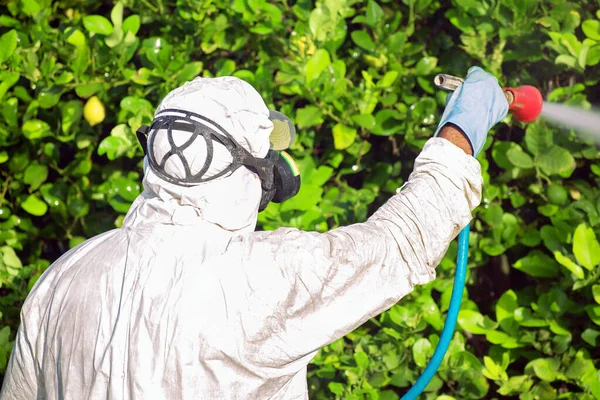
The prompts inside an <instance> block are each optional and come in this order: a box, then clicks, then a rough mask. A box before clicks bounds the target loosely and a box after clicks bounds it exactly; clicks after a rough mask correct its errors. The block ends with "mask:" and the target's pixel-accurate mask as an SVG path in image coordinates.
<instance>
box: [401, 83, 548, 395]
mask: <svg viewBox="0 0 600 400" xmlns="http://www.w3.org/2000/svg"><path fill="white" fill-rule="evenodd" d="M463 82H464V79H462V78H459V77H456V76H452V75H447V74H439V75H436V77H435V78H434V81H433V83H434V84H435V86H436V87H437V88H438V89H443V90H447V91H454V90H456V89H458V88H459V87H460V85H462V84H463ZM503 91H504V95H505V96H506V101H507V102H508V111H509V112H510V113H512V115H513V117H515V119H516V120H518V121H521V122H531V121H534V120H535V119H536V118H537V117H538V116H539V115H540V113H541V111H542V105H543V98H542V94H541V93H540V91H539V90H538V89H537V88H535V87H534V86H529V85H525V86H519V87H517V88H516V89H515V88H505V89H503ZM469 233H470V225H467V226H465V227H464V228H463V230H462V231H461V232H460V234H459V235H458V255H457V258H456V274H455V277H454V285H453V287H452V297H451V299H450V306H449V307H448V315H447V316H446V321H445V322H444V328H443V329H442V334H441V335H440V341H439V342H438V345H437V347H436V348H435V352H434V353H433V356H432V357H431V360H430V361H429V364H427V367H425V370H424V371H423V373H422V374H421V376H420V377H419V379H417V381H416V382H415V384H414V385H413V387H412V388H411V389H410V390H409V391H408V392H407V393H406V394H405V395H404V396H402V398H401V399H400V400H416V399H417V398H418V397H419V395H420V394H421V392H422V391H423V390H424V389H425V388H426V387H427V385H428V384H429V382H430V381H431V379H432V378H433V376H434V375H435V373H436V371H437V370H438V368H439V367H440V364H441V363H442V360H443V359H444V356H445V354H446V351H448V346H449V345H450V340H451V339H452V335H453V334H454V328H455V326H456V320H457V318H458V312H459V310H460V304H461V303H462V294H463V290H464V287H465V278H466V275H467V259H468V255H469Z"/></svg>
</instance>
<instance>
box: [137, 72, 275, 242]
mask: <svg viewBox="0 0 600 400" xmlns="http://www.w3.org/2000/svg"><path fill="white" fill-rule="evenodd" d="M166 109H178V110H185V111H191V112H194V113H197V114H200V115H202V116H204V117H206V118H209V119H211V120H213V121H214V122H216V123H217V124H219V125H220V126H221V127H222V128H224V129H225V130H226V131H227V132H228V133H229V134H230V135H231V136H232V137H233V138H234V139H235V140H236V141H237V142H238V143H239V144H240V145H241V146H243V147H244V148H245V149H246V150H248V151H249V152H250V153H251V154H252V155H253V156H255V157H265V156H266V154H267V152H268V150H269V134H270V133H271V131H272V130H273V123H272V122H271V120H270V119H269V109H268V108H267V106H266V105H265V103H264V100H263V99H262V97H261V96H260V94H259V93H258V92H257V91H256V90H255V89H254V88H253V87H252V86H251V85H250V84H248V83H247V82H244V81H242V80H240V79H238V78H235V77H220V78H200V77H199V78H196V79H194V80H193V81H191V82H187V83H185V84H184V85H183V86H181V87H179V88H177V89H175V90H173V91H172V92H170V93H169V94H168V95H167V96H166V97H165V98H164V99H163V100H162V102H161V103H160V105H159V106H158V107H157V109H156V113H155V116H156V115H157V114H158V113H161V112H162V111H164V110H166ZM163 114H164V113H163ZM159 132H160V131H153V133H155V134H156V138H155V140H154V141H153V148H152V151H154V154H155V155H156V156H157V158H161V157H162V156H163V155H164V154H165V153H166V152H167V151H169V150H170V149H171V145H170V144H169V143H168V140H166V139H165V138H166V135H161V134H160V133H159ZM153 133H151V134H153ZM161 137H162V138H163V139H161ZM189 137H190V133H188V132H183V131H181V132H179V131H173V140H174V142H175V144H176V145H180V144H182V143H184V142H185V141H186V140H187V139H188V138H189ZM212 143H213V145H214V152H213V159H212V161H211V164H210V167H209V169H208V171H207V172H206V174H205V176H207V177H208V176H212V175H215V174H217V173H219V172H220V171H222V170H224V169H225V168H226V167H227V166H228V165H229V164H230V163H231V155H230V153H229V151H228V150H227V149H226V148H225V147H224V146H222V145H221V144H219V143H218V142H216V141H213V142H212ZM183 155H184V157H185V159H186V161H187V163H188V165H189V166H190V169H191V170H192V172H198V171H200V169H201V168H202V166H203V165H204V163H205V160H206V142H205V140H204V139H203V138H201V137H200V138H198V139H197V140H195V141H194V142H193V143H192V145H191V146H189V147H188V148H186V149H185V151H184V152H183ZM165 172H166V173H167V174H168V175H171V176H175V177H181V176H183V175H185V172H184V169H183V164H182V163H181V161H180V160H179V159H178V157H176V156H172V157H170V158H169V159H168V161H167V163H166V165H165ZM143 186H144V192H143V193H142V195H141V196H140V198H139V199H138V200H139V201H138V200H136V202H135V203H134V205H133V206H132V209H131V210H130V212H129V214H134V213H136V212H137V214H139V215H138V216H140V215H143V216H144V218H148V215H152V214H153V213H157V214H160V215H162V219H161V221H162V220H164V218H165V217H166V218H168V219H169V222H170V223H174V224H180V223H181V224H187V223H190V217H192V216H193V217H196V218H192V219H193V220H198V219H200V220H202V221H206V222H209V223H211V224H215V225H218V226H219V227H221V228H222V229H225V230H228V231H232V232H249V231H253V230H254V229H255V227H256V220H257V216H258V207H259V203H260V198H261V185H260V180H259V178H258V175H256V174H255V173H253V172H251V171H250V170H248V169H247V168H245V167H243V166H242V167H240V168H238V169H236V170H235V171H233V172H232V173H229V174H226V175H224V176H222V177H220V178H216V179H214V180H211V181H208V182H203V183H199V184H197V185H194V186H190V187H184V186H179V185H175V184H172V183H169V182H166V181H165V180H163V179H161V178H160V177H159V176H158V175H157V174H155V173H154V171H153V170H152V168H150V167H149V166H148V161H147V159H145V160H144V180H143ZM140 207H141V208H143V210H142V209H139V208H140ZM135 209H138V210H137V211H135ZM129 214H128V216H129V217H130V219H131V218H133V215H131V216H130V215H129Z"/></svg>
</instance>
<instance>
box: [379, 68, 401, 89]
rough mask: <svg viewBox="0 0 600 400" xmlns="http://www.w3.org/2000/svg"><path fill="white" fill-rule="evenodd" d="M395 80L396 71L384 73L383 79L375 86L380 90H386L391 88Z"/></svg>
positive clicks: (396, 76)
mask: <svg viewBox="0 0 600 400" xmlns="http://www.w3.org/2000/svg"><path fill="white" fill-rule="evenodd" d="M396 78H398V72H397V71H388V72H386V73H385V75H384V76H383V78H381V80H380V81H379V82H377V86H378V87H380V88H388V87H390V86H392V84H393V83H394V81H395V80H396Z"/></svg>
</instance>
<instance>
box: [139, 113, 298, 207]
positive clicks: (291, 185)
mask: <svg viewBox="0 0 600 400" xmlns="http://www.w3.org/2000/svg"><path fill="white" fill-rule="evenodd" d="M269 119H270V120H271V121H272V122H273V126H274V128H273V131H272V132H271V134H270V136H269V141H270V149H269V151H268V153H267V155H266V157H265V158H260V157H254V156H253V155H252V154H251V153H250V152H249V151H248V150H246V149H245V148H244V147H242V146H241V145H240V144H239V143H238V142H236V141H235V139H234V138H233V136H231V135H230V134H229V133H228V132H227V131H226V130H225V129H223V128H222V127H221V126H220V125H219V124H217V123H216V122H215V121H212V120H211V119H209V118H207V117H204V116H202V115H199V114H196V113H193V112H190V111H185V110H177V109H166V110H163V111H161V112H160V113H159V114H157V115H156V116H155V118H154V120H153V121H152V124H151V125H150V126H146V125H142V126H141V127H140V128H139V129H138V130H137V132H136V134H137V137H138V140H139V141H140V144H141V146H142V149H143V150H144V153H145V155H146V156H147V160H148V164H149V166H150V168H152V170H153V171H154V173H155V174H156V175H158V176H159V177H160V178H161V179H163V180H165V181H167V182H169V183H172V184H174V185H179V186H185V187H190V186H195V185H198V184H200V183H204V182H208V181H211V180H213V179H217V178H220V177H222V176H224V175H226V174H228V173H232V172H233V171H235V170H237V169H238V168H240V167H242V166H243V167H245V168H248V169H249V170H250V171H252V172H254V173H256V174H257V175H258V176H259V178H260V182H261V187H262V195H261V200H260V205H259V211H263V210H264V209H265V208H266V207H267V205H268V204H269V203H270V202H271V201H272V202H274V203H281V202H283V201H285V200H287V199H290V198H292V197H294V196H295V195H296V194H297V193H298V191H299V190H300V172H299V170H298V167H297V165H296V163H295V162H294V160H293V159H292V157H291V156H290V155H289V154H288V153H286V152H285V151H283V150H284V149H287V148H288V147H289V146H290V145H291V143H292V142H293V140H294V137H295V133H296V132H295V128H294V125H293V124H292V122H291V120H290V119H289V118H288V117H286V116H285V115H283V114H281V113H279V112H276V111H270V112H269ZM181 132H187V133H188V134H189V138H188V139H187V140H185V141H184V142H183V143H181V144H176V142H178V143H180V142H181V140H175V139H174V136H175V135H177V133H181ZM159 134H162V135H166V139H167V140H168V143H169V145H170V147H171V148H170V150H168V151H167V152H166V153H165V154H164V155H163V156H162V158H161V159H160V160H158V159H157V156H156V154H154V151H153V150H152V149H154V146H153V142H154V141H155V140H156V138H157V135H159ZM164 139H165V138H162V140H164ZM196 140H204V141H205V143H206V159H205V161H204V165H203V166H202V168H201V169H200V171H198V172H192V170H191V168H190V164H189V162H188V160H187V158H186V157H185V156H184V154H183V152H184V151H185V150H186V149H187V148H188V147H190V146H191V145H192V144H193V143H195V141H196ZM214 142H216V143H219V144H220V145H222V146H224V147H225V148H226V149H227V151H228V152H229V153H230V154H231V163H230V164H229V165H228V166H227V167H226V168H225V169H223V170H221V171H219V172H218V173H216V174H213V175H211V176H206V172H207V171H208V170H209V168H210V166H211V164H212V161H213V155H214V149H215V146H214ZM171 157H177V158H178V160H179V161H180V162H181V164H182V165H183V169H184V171H185V176H181V177H176V176H173V175H172V174H168V173H167V172H166V170H165V165H166V163H167V161H168V160H169V159H170V158H171ZM232 190H233V189H232Z"/></svg>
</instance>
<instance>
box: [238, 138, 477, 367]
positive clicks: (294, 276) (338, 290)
mask: <svg viewBox="0 0 600 400" xmlns="http://www.w3.org/2000/svg"><path fill="white" fill-rule="evenodd" d="M482 185H483V179H482V176H481V168H480V165H479V163H478V161H477V160H476V159H475V158H474V157H472V156H469V155H467V154H465V153H464V152H463V151H462V150H461V149H459V148H458V147H456V146H455V145H454V144H452V143H451V142H449V141H447V140H446V139H442V138H432V139H430V140H429V141H428V142H427V143H426V145H425V147H424V149H423V151H422V152H421V154H420V155H419V156H418V158H417V159H416V161H415V166H414V170H413V172H412V174H411V175H410V177H409V179H408V181H407V182H406V184H405V185H404V186H403V187H402V190H401V191H400V192H399V193H398V194H396V195H394V196H393V197H392V198H391V199H389V200H388V201H387V202H386V204H384V205H383V206H382V207H381V208H380V209H379V210H377V211H376V212H375V213H374V215H373V216H371V217H370V218H369V219H368V220H367V221H366V222H364V223H358V224H354V225H350V226H346V227H341V228H338V229H334V230H331V231H329V232H326V233H317V232H303V231H299V230H296V229H278V230H275V231H271V232H255V233H253V234H251V235H248V236H245V237H241V238H238V239H236V240H234V241H232V242H231V243H230V246H233V247H236V248H237V251H236V252H239V253H240V254H241V264H243V267H242V268H241V270H240V271H239V273H240V274H242V275H243V279H242V281H243V282H244V284H243V287H242V286H239V287H237V288H236V290H238V291H242V292H244V293H245V296H243V298H244V299H245V300H246V301H245V303H244V305H243V307H247V309H246V310H243V311H244V312H240V315H246V316H247V317H240V318H241V319H240V322H241V323H242V324H244V325H245V326H244V327H243V330H244V334H245V337H246V339H247V340H250V341H251V342H253V343H260V344H261V346H262V347H261V348H262V349H264V350H259V347H254V349H255V350H256V351H257V352H264V354H262V356H261V358H260V359H265V358H266V359H269V360H270V363H271V364H270V365H272V366H284V365H287V364H288V363H290V362H293V361H297V360H300V359H303V362H308V361H309V359H310V358H312V356H313V355H314V352H315V351H317V350H318V349H319V347H321V346H324V345H326V344H329V343H331V342H333V341H334V340H336V339H338V338H340V337H342V336H344V335H346V334H348V333H350V332H351V331H353V330H354V329H356V328H357V327H358V326H360V325H361V324H363V323H364V322H366V321H367V320H368V319H369V318H372V317H374V316H376V315H378V314H380V313H381V312H383V311H385V310H386V309H388V308H390V307H391V306H392V305H394V304H395V303H396V302H398V301H399V300H400V299H401V298H402V297H404V296H406V295H407V294H409V293H410V292H411V291H412V290H413V287H414V286H415V285H419V284H425V283H428V282H430V281H432V280H433V279H435V276H436V275H435V268H436V267H437V265H438V264H439V262H440V261H441V259H442V258H443V256H444V254H445V253H446V251H447V249H448V246H449V244H450V242H451V241H452V240H453V239H454V238H455V237H456V236H457V235H458V233H459V232H460V230H461V229H462V228H463V227H465V226H466V225H467V224H468V223H469V221H470V220H471V219H472V215H471V212H472V210H473V209H474V208H475V207H477V205H479V203H480V201H481V189H482ZM263 314H264V315H263ZM258 321H263V322H262V324H263V325H266V327H265V326H262V327H260V326H257V325H259V322H258ZM264 321H266V322H264ZM252 326H255V327H256V329H255V330H253V329H248V327H252ZM252 332H257V333H259V332H260V335H258V336H253V334H252ZM265 332H268V334H265Z"/></svg>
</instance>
